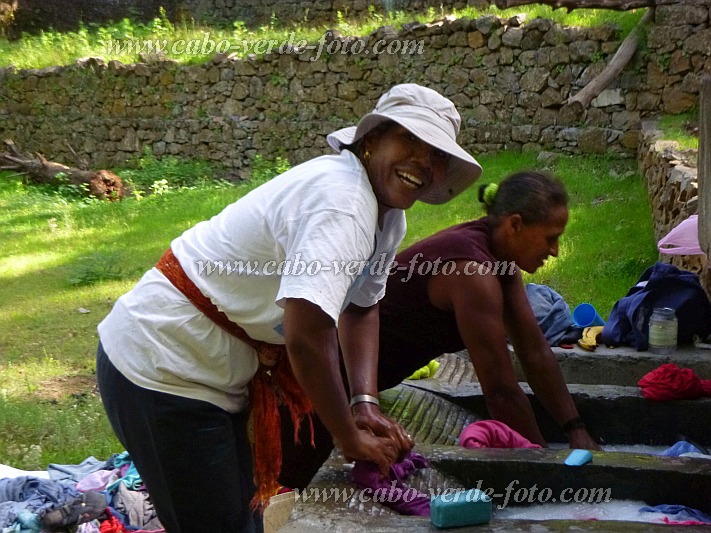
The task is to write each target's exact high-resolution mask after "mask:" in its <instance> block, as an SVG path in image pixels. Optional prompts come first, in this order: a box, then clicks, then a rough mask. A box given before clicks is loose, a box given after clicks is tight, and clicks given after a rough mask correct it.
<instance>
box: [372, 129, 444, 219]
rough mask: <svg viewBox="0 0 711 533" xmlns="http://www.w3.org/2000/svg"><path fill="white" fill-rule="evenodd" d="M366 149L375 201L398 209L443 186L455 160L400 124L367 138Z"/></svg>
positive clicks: (410, 204)
mask: <svg viewBox="0 0 711 533" xmlns="http://www.w3.org/2000/svg"><path fill="white" fill-rule="evenodd" d="M365 149H366V150H367V152H369V154H370V155H369V157H366V158H365V159H364V161H365V167H366V169H367V171H368V179H369V180H370V184H371V186H372V187H373V192H374V193H375V197H376V198H377V199H378V202H380V203H381V204H382V205H383V206H385V207H394V208H397V209H407V208H408V207H411V206H412V204H414V203H415V201H416V200H417V199H418V198H420V196H422V195H423V194H424V193H425V192H426V191H428V190H429V188H430V187H432V186H436V185H439V184H441V183H443V182H444V179H445V174H446V170H447V165H448V164H449V158H450V157H451V156H450V155H449V154H448V153H446V152H443V151H442V150H440V149H438V148H435V147H434V146H431V145H429V144H427V143H426V142H424V141H423V140H421V139H420V138H419V137H417V136H416V135H414V134H413V133H411V132H410V131H409V130H407V129H405V128H404V127H402V126H400V125H399V124H392V125H391V126H390V127H387V128H386V129H384V130H379V131H375V132H373V134H372V135H368V136H366V139H365Z"/></svg>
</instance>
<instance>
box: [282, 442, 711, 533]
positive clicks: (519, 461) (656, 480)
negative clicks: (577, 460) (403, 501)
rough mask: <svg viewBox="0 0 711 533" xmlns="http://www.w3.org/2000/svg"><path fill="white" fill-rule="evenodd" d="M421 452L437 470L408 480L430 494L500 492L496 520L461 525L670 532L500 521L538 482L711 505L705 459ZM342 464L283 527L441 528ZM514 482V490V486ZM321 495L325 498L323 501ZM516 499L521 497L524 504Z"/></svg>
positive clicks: (650, 527) (559, 490)
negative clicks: (362, 482) (368, 489)
mask: <svg viewBox="0 0 711 533" xmlns="http://www.w3.org/2000/svg"><path fill="white" fill-rule="evenodd" d="M416 451H418V452H420V453H422V454H423V455H424V456H425V457H427V458H428V459H429V460H430V461H431V468H428V469H425V470H422V471H420V472H418V473H416V474H414V475H413V476H411V477H410V478H409V479H408V480H407V481H406V484H407V486H409V487H414V488H417V489H418V490H419V491H420V492H422V493H424V494H433V493H437V492H438V491H443V490H445V489H450V491H451V490H452V489H454V488H474V487H479V488H480V490H486V489H488V490H489V493H493V503H494V517H493V519H492V521H491V522H490V523H489V524H487V525H480V526H476V527H470V528H461V529H457V531H478V532H518V531H522V532H524V531H535V532H539V533H546V532H554V531H555V532H558V531H569V530H575V531H591V532H602V531H626V532H640V533H641V532H647V531H649V532H655V533H656V532H659V533H661V532H663V531H669V526H666V525H664V526H662V525H656V524H651V523H637V522H611V521H574V520H545V521H528V520H505V519H497V517H496V511H497V506H504V507H505V506H506V505H520V503H521V502H523V503H527V498H528V496H527V495H526V497H525V498H521V497H517V496H518V495H520V494H522V493H521V492H520V491H521V489H524V488H525V489H527V491H528V490H530V489H532V488H533V487H534V485H535V486H536V490H537V494H548V489H550V494H552V495H563V494H564V495H566V497H567V495H572V494H578V495H580V494H582V493H581V492H580V491H586V494H589V495H590V498H599V499H598V500H594V501H598V502H601V501H605V498H607V499H610V498H611V499H612V500H622V499H632V500H637V501H640V500H641V501H645V502H647V503H648V504H649V505H655V504H658V503H677V504H681V505H689V506H693V507H695V508H697V509H700V510H704V509H705V510H706V511H707V512H708V511H711V501H709V499H708V487H709V486H711V462H709V461H705V460H703V459H692V458H668V457H649V456H634V455H631V454H627V453H611V452H594V457H593V461H592V463H589V464H587V465H585V466H583V467H568V466H565V465H564V464H563V460H564V459H565V457H566V456H567V454H568V453H569V451H568V450H490V449H486V450H484V449H480V450H465V449H463V448H458V447H452V446H438V445H429V446H428V445H423V446H417V448H416ZM343 462H344V459H343V457H342V456H341V455H340V454H338V452H334V453H333V454H332V455H331V457H330V458H329V460H328V462H327V463H326V464H325V465H324V466H323V467H322V468H321V470H320V471H319V473H318V474H317V476H316V478H315V479H314V480H313V482H312V483H311V485H309V489H307V490H308V491H310V492H308V493H307V494H308V495H309V499H308V500H303V499H297V501H296V503H295V506H294V510H293V512H292V514H291V516H290V518H289V520H288V523H287V524H286V525H285V526H283V527H282V528H281V529H280V531H282V532H289V533H297V532H299V533H300V532H313V531H329V532H331V533H337V532H348V533H352V532H361V531H362V532H366V531H368V532H371V531H376V532H389V531H402V530H408V531H411V532H419V531H423V532H424V531H436V528H434V526H432V525H431V523H430V521H429V519H427V518H420V517H409V516H402V515H399V514H396V513H395V512H394V511H392V510H391V509H389V508H387V507H385V506H384V505H382V504H381V503H379V502H375V501H373V498H372V497H369V495H368V494H367V493H363V492H362V491H360V490H359V489H357V488H356V487H355V485H353V484H352V483H351V482H350V481H349V479H348V474H347V472H346V471H345V469H344V466H343ZM509 486H511V487H513V488H512V489H508V487H509ZM544 489H545V491H544ZM607 489H609V491H608V490H607ZM507 490H508V497H507ZM593 490H594V491H595V492H594V493H593V492H592V491H593ZM517 491H519V492H518V494H517ZM563 491H567V492H565V493H563ZM316 495H320V497H318V499H316V498H317V496H316ZM539 497H540V496H539ZM586 497H587V496H586ZM517 499H518V500H520V501H519V502H517V501H516V500H517ZM524 500H526V501H524ZM591 501H592V500H591ZM709 529H711V528H709V527H706V526H685V528H684V531H687V532H694V533H701V532H708V531H709Z"/></svg>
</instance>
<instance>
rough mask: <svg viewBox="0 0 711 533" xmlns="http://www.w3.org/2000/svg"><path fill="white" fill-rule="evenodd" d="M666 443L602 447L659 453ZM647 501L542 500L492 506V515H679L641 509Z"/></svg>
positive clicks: (655, 518)
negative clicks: (567, 501) (543, 501)
mask: <svg viewBox="0 0 711 533" xmlns="http://www.w3.org/2000/svg"><path fill="white" fill-rule="evenodd" d="M568 446H569V445H568V444H567V443H551V444H549V447H550V448H552V449H567V448H568ZM667 448H669V446H649V445H646V444H607V445H604V446H602V449H603V451H605V452H623V453H636V454H644V455H660V454H661V453H662V452H663V451H664V450H666V449H667ZM646 506H647V504H646V503H645V502H643V501H633V500H612V501H609V502H605V501H602V502H600V503H588V502H580V503H575V502H570V503H541V504H537V505H531V506H507V507H504V508H503V509H497V507H496V505H494V517H495V518H497V519H507V520H618V521H626V522H651V523H665V522H664V518H665V517H666V518H667V519H668V520H669V521H670V522H675V521H678V520H679V516H675V515H672V514H665V513H652V512H648V511H640V509H641V508H642V507H646Z"/></svg>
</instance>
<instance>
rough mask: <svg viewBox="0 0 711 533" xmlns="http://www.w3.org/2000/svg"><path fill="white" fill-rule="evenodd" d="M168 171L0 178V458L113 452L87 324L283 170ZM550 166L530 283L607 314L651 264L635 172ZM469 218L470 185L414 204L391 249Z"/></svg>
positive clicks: (489, 171)
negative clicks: (129, 190) (553, 214)
mask: <svg viewBox="0 0 711 533" xmlns="http://www.w3.org/2000/svg"><path fill="white" fill-rule="evenodd" d="M479 160H480V162H481V163H482V165H483V167H484V169H485V173H484V179H482V181H481V182H484V181H499V180H500V179H501V178H503V177H504V176H506V175H508V174H510V173H512V172H514V171H517V170H521V169H524V168H532V167H536V161H535V156H534V155H533V154H525V153H524V154H521V153H507V152H503V153H498V154H495V155H483V156H481V157H480V158H479ZM143 165H144V170H145V169H146V168H147V169H149V170H145V172H146V174H145V175H144V176H142V177H138V176H137V177H136V180H135V181H136V182H142V183H144V184H149V183H151V181H152V180H153V178H155V177H156V176H160V175H161V173H160V171H159V163H157V162H155V161H154V160H152V158H151V157H150V156H149V155H147V156H144V158H143ZM179 165H183V166H181V167H180V168H182V169H183V170H182V172H180V173H178V174H180V175H182V177H180V178H177V177H176V179H175V180H173V181H171V182H170V183H167V184H166V186H165V187H162V188H159V192H157V193H154V194H146V195H145V197H143V198H142V199H140V200H137V199H136V198H134V197H131V196H129V197H128V198H127V199H126V200H124V201H122V202H115V203H108V202H100V201H90V200H89V201H88V200H86V199H79V198H77V197H73V196H66V195H65V194H62V192H61V191H56V190H54V191H53V190H50V189H47V188H41V189H38V188H36V187H29V186H25V185H23V184H22V183H21V181H20V178H19V177H17V176H12V175H9V174H7V173H5V174H0V242H2V248H1V251H0V287H2V288H1V289H0V294H1V296H0V435H2V438H0V463H5V464H11V465H13V466H15V467H17V468H25V469H36V468H46V465H47V464H48V463H50V462H54V463H63V464H76V463H79V462H81V461H82V460H83V459H84V458H86V457H88V456H90V455H94V456H96V457H106V456H108V454H110V453H112V452H117V451H121V447H120V444H119V443H118V442H117V441H116V439H115V437H114V436H113V434H112V432H111V430H110V428H109V425H108V423H107V421H106V418H105V416H104V415H103V413H102V409H101V405H100V401H99V399H98V398H97V396H96V395H95V394H94V393H93V391H92V384H93V373H94V351H95V349H96V343H97V341H98V338H97V334H96V326H97V324H98V323H99V322H100V321H101V320H102V319H103V317H104V316H105V315H106V314H107V313H108V312H109V310H110V309H111V305H112V303H113V302H114V301H115V300H116V298H118V297H119V296H120V295H121V294H123V293H124V292H126V291H128V290H129V289H130V288H131V287H132V286H133V285H134V284H135V283H136V281H137V280H138V279H139V277H140V276H141V275H142V273H143V272H144V271H145V270H147V269H148V268H150V267H151V266H152V265H153V264H154V263H155V261H156V260H157V259H158V258H159V257H160V255H161V253H162V252H163V251H164V250H165V249H166V247H167V246H168V245H169V243H170V241H171V240H172V239H173V238H174V237H176V236H178V235H180V233H181V232H182V231H184V230H185V229H187V228H189V227H191V226H192V225H194V224H195V223H197V222H199V221H201V220H204V219H206V218H209V217H211V216H213V215H214V214H216V213H218V212H219V211H221V210H222V209H223V208H224V207H225V206H226V205H228V204H229V203H231V202H233V201H235V200H236V199H237V198H239V197H241V196H242V195H244V194H245V193H246V192H247V191H249V190H251V189H252V188H253V187H255V186H257V185H258V184H259V183H261V182H263V181H265V180H266V179H268V178H269V177H270V176H271V175H273V173H274V172H275V171H276V170H277V169H279V170H283V169H284V168H285V167H286V166H287V165H286V163H285V162H284V161H283V160H280V161H277V162H269V161H265V160H263V159H259V160H257V161H256V162H255V165H254V169H253V170H254V174H255V176H256V177H257V178H258V179H256V180H255V182H252V183H244V184H239V185H230V184H227V183H225V182H218V183H207V182H204V181H203V180H202V179H201V177H200V176H201V174H202V173H203V172H204V166H203V164H202V163H199V162H193V163H185V162H180V161H172V162H169V163H168V168H175V167H176V166H179ZM139 166H140V164H139ZM151 168H152V169H153V170H152V171H151V170H150V169H151ZM133 172H139V171H136V170H134V171H133ZM555 172H556V173H557V174H558V175H559V176H560V177H561V178H562V179H563V180H564V181H565V183H566V185H567V187H568V190H569V192H570V195H571V218H570V223H569V225H568V229H567V231H566V234H565V235H564V236H563V238H562V241H561V248H560V256H559V258H558V259H555V260H551V261H549V262H548V264H547V265H546V266H545V267H544V268H542V269H541V271H540V272H538V273H536V274H535V275H534V276H530V277H528V279H529V280H531V281H535V282H537V283H544V284H548V285H550V286H551V287H553V288H554V289H556V290H557V291H558V292H560V293H561V294H562V295H563V297H564V298H565V299H566V301H567V302H568V303H569V304H570V305H571V306H572V305H575V304H577V303H580V302H584V301H587V302H591V303H593V304H594V305H595V306H596V307H597V309H598V310H599V311H600V312H601V314H603V315H604V316H607V314H608V313H609V311H610V309H611V307H612V305H613V303H614V302H615V301H616V300H617V299H619V298H620V297H621V296H623V295H624V294H625V293H626V292H627V289H628V288H629V287H630V286H631V285H633V284H634V282H635V281H636V279H637V277H638V276H639V275H640V274H641V273H642V271H643V270H644V268H645V267H647V266H648V265H650V264H652V263H653V262H654V261H655V260H656V257H657V255H656V249H655V247H654V241H653V238H652V227H651V213H650V209H649V206H648V202H647V198H646V194H645V192H644V190H643V186H642V180H641V177H640V176H639V175H638V173H637V170H636V166H635V162H634V161H633V160H614V159H606V158H599V157H597V158H596V157H562V158H561V159H560V160H559V162H558V163H557V165H556V168H555ZM139 173H140V172H139ZM119 174H121V171H119ZM168 174H169V172H167V171H166V173H165V175H168ZM179 182H182V183H183V185H182V186H179V185H178V184H177V183H179ZM185 183H188V184H192V185H188V186H185V185H184V184H185ZM481 214H482V211H481V208H480V206H479V204H478V202H477V201H476V187H472V188H471V189H470V190H468V191H466V192H465V193H463V194H462V195H460V196H459V197H458V198H456V199H455V200H453V201H452V202H450V203H448V204H445V205H443V206H430V205H426V204H420V203H418V204H416V205H415V206H414V207H413V208H412V209H411V210H410V211H409V212H408V224H409V228H408V234H407V237H406V240H405V242H404V244H403V245H404V246H405V245H407V244H410V243H412V242H414V241H416V240H419V239H421V238H423V237H425V236H427V235H430V234H431V233H434V232H435V231H437V230H439V229H442V228H445V227H447V226H450V225H452V224H456V223H459V222H463V221H466V220H470V219H472V218H475V217H479V216H480V215H481ZM80 308H81V309H83V310H88V311H90V312H88V313H85V312H80V310H79V309H80Z"/></svg>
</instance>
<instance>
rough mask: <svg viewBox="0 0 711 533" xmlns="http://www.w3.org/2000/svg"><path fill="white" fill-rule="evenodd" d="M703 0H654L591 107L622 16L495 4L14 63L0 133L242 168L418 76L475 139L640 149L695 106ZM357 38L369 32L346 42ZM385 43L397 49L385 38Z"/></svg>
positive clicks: (91, 154)
mask: <svg viewBox="0 0 711 533" xmlns="http://www.w3.org/2000/svg"><path fill="white" fill-rule="evenodd" d="M696 2H697V3H696V4H695V5H697V6H700V5H701V3H702V2H704V3H705V4H704V5H705V6H706V7H704V8H703V9H702V8H701V7H698V9H690V8H686V9H679V8H678V6H668V7H666V8H665V9H662V8H661V7H660V8H658V12H657V25H656V26H655V27H654V28H653V29H652V30H651V31H650V36H649V39H648V48H647V50H646V51H645V52H644V53H640V54H638V56H637V57H636V59H635V60H634V61H633V63H632V64H631V65H630V66H629V67H628V68H627V69H626V70H625V72H624V73H623V74H622V75H620V76H619V77H618V79H617V80H615V81H614V82H613V84H612V85H611V86H610V87H608V88H607V89H606V90H605V91H603V93H602V94H601V95H600V96H599V97H598V98H596V99H595V100H593V102H592V105H591V107H590V109H588V110H587V112H586V114H585V115H584V116H581V115H579V114H577V113H576V112H575V109H574V108H572V107H570V106H567V105H566V104H565V102H566V100H567V99H568V98H569V97H570V96H571V95H573V94H575V93H577V92H578V91H579V90H580V89H581V88H582V87H584V86H585V84H586V83H588V82H589V81H590V80H591V79H592V78H593V77H594V76H595V75H596V74H597V73H599V72H600V71H601V70H602V69H603V68H604V65H605V61H606V60H607V59H608V58H609V57H610V56H611V55H612V54H613V53H614V52H615V50H616V49H617V47H618V46H619V34H618V31H617V30H616V29H615V28H613V27H610V26H598V27H593V28H589V29H578V28H569V27H561V26H558V25H556V24H554V23H553V22H551V21H548V20H542V19H536V20H532V21H529V22H525V23H523V24H522V20H521V19H520V18H519V17H515V18H513V19H511V20H500V19H498V18H496V17H493V16H486V17H482V18H479V19H477V20H469V19H459V20H442V21H439V22H436V23H432V24H427V25H411V26H408V27H407V28H406V29H403V30H402V31H401V32H400V33H396V32H395V31H394V30H393V29H392V28H381V29H379V30H377V31H376V32H374V33H373V34H371V35H370V36H367V37H366V38H364V39H363V40H361V41H356V43H355V44H353V41H352V40H348V39H347V38H345V39H341V40H338V39H336V40H334V41H332V42H327V41H325V40H322V41H321V42H320V43H315V45H314V46H315V49H312V50H290V51H289V50H287V51H285V52H284V53H279V52H278V51H277V50H275V51H273V52H272V53H267V54H266V55H264V56H263V57H256V56H251V57H248V58H246V59H230V58H229V57H227V58H226V57H222V56H218V57H216V58H215V59H214V60H213V61H211V62H209V63H206V64H203V65H190V66H180V65H178V64H176V63H174V62H172V61H157V62H153V63H139V64H134V65H124V64H121V63H119V62H115V61H112V62H110V63H108V64H106V63H105V62H103V61H101V60H97V59H89V60H85V61H80V62H78V63H77V64H76V65H72V66H68V67H55V68H48V69H43V70H24V71H14V70H12V69H3V70H0V135H2V137H11V138H13V139H14V140H15V142H16V143H17V144H18V146H20V147H21V148H22V149H24V150H28V151H42V152H43V153H45V154H46V155H47V156H48V157H52V158H54V159H57V160H63V159H64V160H67V161H72V159H69V155H70V154H69V149H68V148H67V145H66V143H67V141H68V142H69V143H70V144H71V145H72V147H73V148H74V149H75V150H76V151H77V153H78V154H79V155H82V156H85V157H87V158H88V159H89V160H90V161H91V162H92V164H93V165H112V164H113V165H119V164H123V163H124V162H125V161H126V160H127V159H128V158H130V157H133V156H137V155H139V154H140V153H141V152H142V151H143V149H144V148H145V147H148V148H150V149H152V150H153V152H154V153H155V154H156V155H158V156H160V155H163V154H173V155H179V156H183V157H199V158H203V159H208V160H211V161H215V162H220V163H221V164H224V165H225V166H227V167H229V168H233V169H235V170H237V171H239V170H240V169H244V168H246V167H248V164H249V162H250V160H251V159H252V157H253V156H254V155H255V154H257V153H260V154H262V155H263V156H264V157H266V158H273V157H276V156H277V155H282V156H286V157H287V158H288V159H289V160H290V162H291V163H292V164H293V163H298V162H301V161H303V160H306V159H308V158H310V157H313V156H315V155H318V154H321V153H323V152H324V151H325V150H327V146H326V143H325V135H326V134H327V133H329V132H330V131H333V130H334V129H337V128H339V127H342V126H346V125H350V124H352V123H354V122H355V121H356V120H357V118H358V117H360V116H362V115H363V114H364V113H366V112H368V111H369V110H370V109H371V108H372V107H373V105H374V103H375V102H376V101H377V98H378V97H379V96H380V95H381V94H382V93H383V92H384V91H385V90H387V89H388V88H389V87H390V86H392V85H393V84H396V83H401V82H416V83H420V84H423V85H427V86H430V87H433V88H435V89H437V90H439V91H440V92H442V93H443V94H445V95H446V96H448V97H450V98H451V99H452V100H453V101H454V102H455V104H456V105H457V107H458V109H459V110H460V112H461V114H462V117H463V119H464V124H463V132H462V134H461V137H460V138H461V142H462V144H463V145H464V146H465V147H466V148H467V149H469V150H470V151H472V152H473V153H481V152H494V151H497V150H502V149H521V150H530V151H539V150H544V149H545V150H556V151H562V152H568V153H608V152H616V153H621V154H625V153H626V154H633V153H634V152H635V151H636V148H637V144H638V139H639V130H640V121H641V119H642V118H644V117H647V116H650V115H654V114H658V113H670V112H681V111H686V110H689V109H691V108H693V106H695V105H696V102H697V99H698V87H699V84H700V78H701V76H702V74H703V73H704V72H706V73H709V72H711V29H709V11H711V0H696ZM692 19H693V20H692ZM692 22H693V24H691V23H692ZM658 35H663V36H664V38H663V39H661V38H658V37H657V36H658ZM348 43H351V46H357V47H364V48H362V49H361V50H360V53H351V52H352V51H353V50H354V48H350V50H351V52H349V53H341V52H342V51H344V50H346V49H347V47H348ZM329 47H330V48H329ZM388 47H390V48H389V50H390V51H391V52H396V53H381V54H376V53H375V52H376V51H382V50H387V49H388ZM327 50H330V51H332V52H334V53H331V54H329V53H327ZM403 51H406V52H409V53H402V52H403ZM366 52H371V53H369V54H366Z"/></svg>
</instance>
